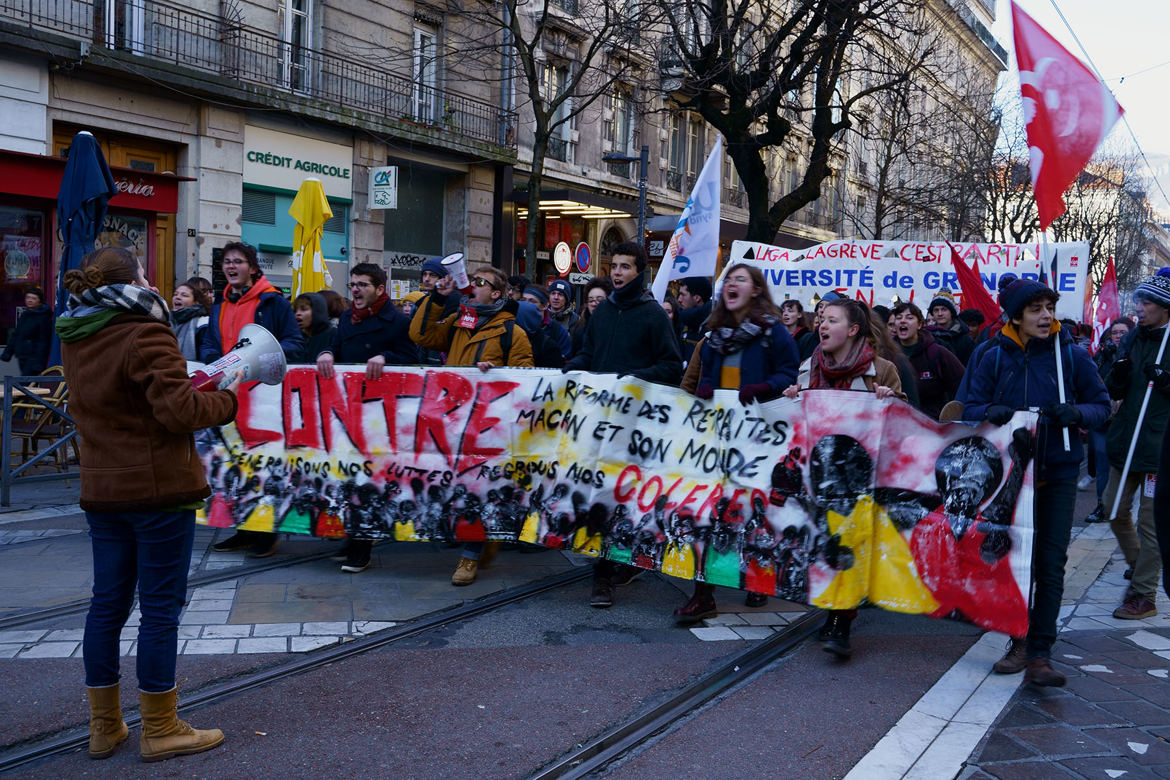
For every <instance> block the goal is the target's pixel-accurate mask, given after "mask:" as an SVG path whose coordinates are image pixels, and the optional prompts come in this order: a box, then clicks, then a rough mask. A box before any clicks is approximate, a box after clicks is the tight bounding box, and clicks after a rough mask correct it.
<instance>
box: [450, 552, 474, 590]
mask: <svg viewBox="0 0 1170 780" xmlns="http://www.w3.org/2000/svg"><path fill="white" fill-rule="evenodd" d="M478 571H479V561H473V560H472V559H471V558H460V559H459V565H458V566H456V567H455V573H454V574H452V575H451V584H452V585H470V584H471V583H473V582H475V575H476V573H478Z"/></svg>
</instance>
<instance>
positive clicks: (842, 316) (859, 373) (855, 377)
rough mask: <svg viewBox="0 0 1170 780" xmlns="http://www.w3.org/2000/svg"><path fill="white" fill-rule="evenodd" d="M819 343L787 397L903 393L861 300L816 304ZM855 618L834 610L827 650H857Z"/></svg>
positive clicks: (826, 630) (877, 325)
mask: <svg viewBox="0 0 1170 780" xmlns="http://www.w3.org/2000/svg"><path fill="white" fill-rule="evenodd" d="M817 318H818V320H819V322H820V324H819V326H818V328H817V333H818V335H819V336H820V343H819V344H817V346H816V349H814V350H813V354H812V356H811V357H810V358H809V359H808V360H806V361H804V363H802V364H801V366H800V373H799V374H798V376H797V382H796V384H792V385H789V386H788V387H787V388H786V389H785V390H784V395H785V396H786V397H788V398H798V397H799V394H800V393H802V392H805V391H808V390H819V389H824V390H857V391H860V392H865V393H873V394H874V395H876V396H877V397H878V398H895V397H897V398H901V399H902V400H906V394H905V393H903V392H902V380H901V378H900V377H899V376H898V369H897V368H896V367H895V366H894V364H893V363H891V362H890V361H889V360H886V359H885V358H883V357H880V356H879V355H878V354H877V335H876V334H877V333H878V332H879V329H883V328H885V324H884V323H882V322H880V321H878V319H877V317H876V316H874V315H873V314H872V313H871V312H869V311H868V310H867V307H864V306H863V305H862V304H861V303H859V302H857V301H854V300H850V299H849V298H845V297H842V296H840V295H831V294H830V295H826V296H825V298H822V299H821V302H820V303H818V304H817ZM856 617H857V610H856V609H834V610H830V612H829V617H828V618H827V619H826V620H825V624H824V625H823V626H822V627H821V629H820V631H819V632H818V634H817V636H818V638H820V639H821V641H823V642H824V647H823V649H824V650H825V652H827V653H832V654H833V655H835V656H837V657H838V658H848V657H849V656H851V655H852V654H853V648H852V646H851V645H850V643H849V634H850V629H851V628H852V625H853V621H854V619H855V618H856Z"/></svg>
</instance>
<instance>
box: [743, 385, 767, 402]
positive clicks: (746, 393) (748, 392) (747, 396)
mask: <svg viewBox="0 0 1170 780" xmlns="http://www.w3.org/2000/svg"><path fill="white" fill-rule="evenodd" d="M770 392H772V386H771V385H770V384H768V383H767V382H756V383H755V384H751V385H744V386H743V387H741V388H739V402H740V403H741V404H743V405H744V406H747V405H748V404H750V403H751V402H752V401H754V400H756V399H757V398H760V397H761V396H764V395H767V394H768V393H770Z"/></svg>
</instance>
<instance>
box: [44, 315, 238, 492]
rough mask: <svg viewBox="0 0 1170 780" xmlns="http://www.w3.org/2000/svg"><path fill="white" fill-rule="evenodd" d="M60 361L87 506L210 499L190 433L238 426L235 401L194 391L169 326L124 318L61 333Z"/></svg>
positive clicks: (232, 397)
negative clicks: (74, 424)
mask: <svg viewBox="0 0 1170 780" xmlns="http://www.w3.org/2000/svg"><path fill="white" fill-rule="evenodd" d="M79 319H84V318H79ZM61 359H62V363H63V365H64V368H65V378H66V380H67V381H68V382H69V413H70V415H72V416H73V419H74V420H76V421H77V430H78V433H79V434H80V436H79V439H80V442H81V508H82V509H84V510H87V511H93V512H121V511H127V512H136V511H150V510H160V509H171V508H178V507H181V506H182V505H184V504H189V503H191V502H193V501H198V500H200V499H203V498H206V497H207V496H208V495H210V494H211V490H210V489H209V488H208V487H207V479H206V477H205V475H204V469H203V462H202V460H201V459H200V458H199V455H198V453H196V451H195V440H194V439H193V438H192V436H191V434H192V433H193V432H195V431H197V430H200V429H202V428H209V427H211V426H213V425H223V424H226V423H228V422H230V421H231V420H232V419H234V418H235V416H236V397H235V395H234V394H232V393H230V392H227V391H223V390H216V391H212V392H198V391H196V390H195V388H194V387H192V385H191V380H190V378H188V376H187V361H186V359H185V358H184V357H183V353H182V352H180V351H179V345H178V342H177V341H176V340H175V334H174V332H173V331H172V330H171V329H170V327H169V326H168V325H165V324H163V323H161V322H158V321H156V320H153V319H150V318H148V317H144V316H141V315H136V314H129V313H127V314H119V315H117V316H115V317H113V318H112V319H109V320H108V321H106V322H105V324H104V326H102V327H100V328H98V329H95V330H93V331H90V332H87V331H85V330H84V329H79V330H77V331H76V332H74V333H73V334H70V335H66V334H65V333H64V332H63V333H62V340H61Z"/></svg>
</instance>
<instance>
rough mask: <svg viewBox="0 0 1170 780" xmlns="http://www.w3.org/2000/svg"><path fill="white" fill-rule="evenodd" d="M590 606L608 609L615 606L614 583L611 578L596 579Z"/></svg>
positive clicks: (590, 596) (590, 597)
mask: <svg viewBox="0 0 1170 780" xmlns="http://www.w3.org/2000/svg"><path fill="white" fill-rule="evenodd" d="M589 606H591V607H596V608H597V609H608V608H609V607H612V606H613V582H612V581H611V580H610V579H609V577H594V579H593V591H592V592H591V593H590V594H589Z"/></svg>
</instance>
